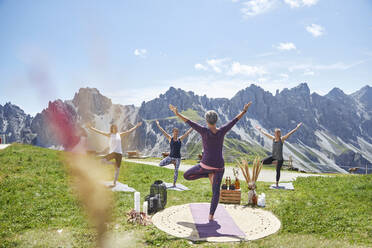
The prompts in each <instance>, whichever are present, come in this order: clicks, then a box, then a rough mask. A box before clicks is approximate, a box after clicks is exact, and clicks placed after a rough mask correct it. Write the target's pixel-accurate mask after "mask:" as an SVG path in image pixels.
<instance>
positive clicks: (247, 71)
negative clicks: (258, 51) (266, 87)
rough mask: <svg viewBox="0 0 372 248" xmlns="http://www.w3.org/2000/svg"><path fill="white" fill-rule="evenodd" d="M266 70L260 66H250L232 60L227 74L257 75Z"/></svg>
mask: <svg viewBox="0 0 372 248" xmlns="http://www.w3.org/2000/svg"><path fill="white" fill-rule="evenodd" d="M266 73H267V72H266V71H265V69H264V68H263V67H261V66H250V65H244V64H240V63H239V62H233V63H232V65H231V69H230V71H228V73H227V74H228V75H231V76H235V75H239V74H241V75H245V76H257V75H264V74H266Z"/></svg>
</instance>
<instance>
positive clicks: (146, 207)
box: [142, 201, 148, 214]
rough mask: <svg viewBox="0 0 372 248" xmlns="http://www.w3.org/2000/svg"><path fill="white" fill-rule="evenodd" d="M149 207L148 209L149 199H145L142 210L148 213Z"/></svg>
mask: <svg viewBox="0 0 372 248" xmlns="http://www.w3.org/2000/svg"><path fill="white" fill-rule="evenodd" d="M147 209H148V203H147V201H144V202H143V206H142V211H143V212H144V213H145V214H147Z"/></svg>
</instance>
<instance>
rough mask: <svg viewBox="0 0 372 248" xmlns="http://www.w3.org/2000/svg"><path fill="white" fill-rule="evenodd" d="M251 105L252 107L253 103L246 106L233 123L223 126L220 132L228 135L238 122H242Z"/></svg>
mask: <svg viewBox="0 0 372 248" xmlns="http://www.w3.org/2000/svg"><path fill="white" fill-rule="evenodd" d="M251 105H252V102H249V103H247V104H245V105H244V108H243V110H242V112H240V113H239V114H238V115H237V116H235V118H234V119H232V120H231V121H229V122H228V123H226V124H225V125H223V126H222V127H221V128H220V130H221V131H222V132H224V133H227V132H228V131H229V130H230V129H231V128H232V127H233V126H234V125H235V124H236V123H237V122H238V120H240V119H241V118H242V117H243V115H245V113H247V111H248V108H249V106H251Z"/></svg>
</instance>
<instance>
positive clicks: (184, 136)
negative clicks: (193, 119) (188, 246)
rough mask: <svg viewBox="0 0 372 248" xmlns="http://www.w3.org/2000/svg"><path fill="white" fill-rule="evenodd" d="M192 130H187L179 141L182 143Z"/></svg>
mask: <svg viewBox="0 0 372 248" xmlns="http://www.w3.org/2000/svg"><path fill="white" fill-rule="evenodd" d="M192 130H193V129H192V128H190V129H189V130H187V132H186V133H184V134H183V135H182V136H181V137H180V140H181V141H183V140H184V139H185V138H186V137H187V136H188V135H189V134H190V133H191V132H192Z"/></svg>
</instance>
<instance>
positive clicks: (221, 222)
mask: <svg viewBox="0 0 372 248" xmlns="http://www.w3.org/2000/svg"><path fill="white" fill-rule="evenodd" d="M189 206H190V210H191V214H192V217H193V218H194V221H195V227H196V229H197V230H198V233H199V237H200V238H208V237H235V238H244V237H245V234H244V232H243V231H242V230H240V228H239V227H238V226H237V225H236V223H235V221H234V220H233V219H232V217H231V216H230V214H229V213H228V212H227V211H226V209H225V207H224V206H222V205H218V207H217V209H216V212H215V214H214V221H209V220H208V216H209V208H210V204H198V203H193V204H189Z"/></svg>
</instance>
